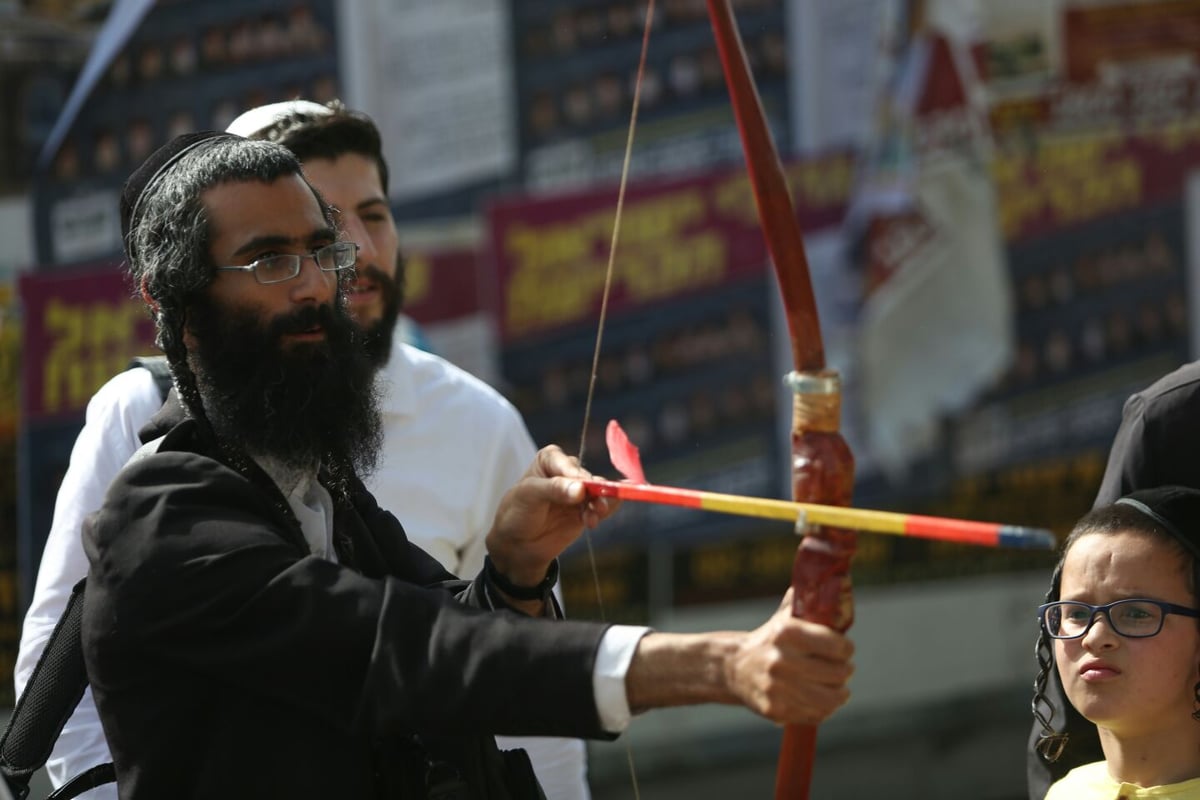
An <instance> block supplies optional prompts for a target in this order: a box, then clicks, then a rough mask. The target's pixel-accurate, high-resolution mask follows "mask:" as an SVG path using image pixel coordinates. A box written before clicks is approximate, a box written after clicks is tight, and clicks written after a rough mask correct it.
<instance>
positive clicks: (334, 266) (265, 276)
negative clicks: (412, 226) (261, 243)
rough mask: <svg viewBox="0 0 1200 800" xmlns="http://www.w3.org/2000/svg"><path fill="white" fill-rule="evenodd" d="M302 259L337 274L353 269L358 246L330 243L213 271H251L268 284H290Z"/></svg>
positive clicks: (258, 279) (297, 271)
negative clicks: (309, 251) (307, 259)
mask: <svg viewBox="0 0 1200 800" xmlns="http://www.w3.org/2000/svg"><path fill="white" fill-rule="evenodd" d="M305 258H311V259H312V260H313V261H316V262H317V266H318V267H319V268H320V269H321V271H322V272H338V271H340V270H343V269H350V268H351V267H353V266H354V262H355V260H356V259H357V258H358V245H357V244H355V243H354V242H334V243H333V244H327V245H325V246H324V247H320V248H318V249H317V250H315V251H313V252H311V253H304V254H295V253H280V254H279V255H274V256H267V257H266V258H260V259H258V260H257V261H255V262H254V263H252V264H247V265H246V266H244V267H217V268H216V269H217V271H218V272H221V271H231V272H253V273H254V279H255V280H257V281H258V282H259V283H261V284H264V285H269V284H272V283H283V282H284V281H290V280H291V279H292V278H294V277H296V276H297V275H299V274H300V265H301V263H303V261H302V260H303V259H305Z"/></svg>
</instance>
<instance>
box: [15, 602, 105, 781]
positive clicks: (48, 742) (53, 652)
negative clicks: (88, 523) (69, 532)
mask: <svg viewBox="0 0 1200 800" xmlns="http://www.w3.org/2000/svg"><path fill="white" fill-rule="evenodd" d="M86 582H87V581H86V579H84V580H82V581H80V582H79V583H77V584H75V588H74V589H72V590H71V597H70V598H69V599H68V600H67V607H66V608H65V609H64V610H63V613H62V616H61V617H59V618H58V624H57V625H55V626H54V632H53V633H51V634H50V640H49V641H48V642H46V648H45V649H44V650H43V651H42V657H41V658H39V659H38V663H37V666H35V667H34V668H33V674H32V675H30V677H29V683H27V684H26V685H25V691H23V692H21V697H20V698H19V699H18V700H17V705H16V707H15V708H14V709H13V712H12V716H11V717H9V720H8V727H6V728H5V729H4V733H3V735H0V775H3V776H4V780H5V782H6V783H7V784H8V787H9V791H11V792H12V793H13V797H15V798H17V800H22V798H25V797H28V795H29V779H30V777H31V776H32V775H33V773H34V772H36V771H37V770H39V769H41V768H42V767H43V766H44V765H45V763H46V759H48V758H49V757H50V752H51V750H53V749H54V743H55V742H56V741H58V735H59V734H60V733H62V729H63V726H64V725H66V724H67V720H68V719H70V718H71V714H73V713H74V711H75V706H77V705H78V704H79V700H80V698H81V697H83V692H84V690H85V689H87V685H88V678H87V667H86V666H85V664H84V662H83V640H82V638H81V633H82V630H83V588H84V585H85V584H86ZM105 769H107V771H105ZM85 776H91V777H90V778H88V779H87V781H86V782H85V785H77V784H78V781H79V780H81V779H84V777H85ZM113 780H116V775H115V773H114V772H113V768H112V764H103V765H101V766H100V767H96V768H93V769H91V770H88V771H87V772H85V773H84V774H83V775H81V776H79V778H78V779H76V780H73V781H71V782H70V783H67V784H64V785H63V786H62V787H61V788H60V789H59V790H58V791H57V792H55V793H54V794H52V795H51V797H54V798H56V800H66V798H69V797H75V796H77V795H78V794H79V793H80V792H83V791H85V790H87V789H90V788H92V787H94V786H99V785H101V784H103V783H108V782H109V781H113ZM72 786H74V790H73V791H71V792H70V793H64V792H67V790H68V788H69V787H72Z"/></svg>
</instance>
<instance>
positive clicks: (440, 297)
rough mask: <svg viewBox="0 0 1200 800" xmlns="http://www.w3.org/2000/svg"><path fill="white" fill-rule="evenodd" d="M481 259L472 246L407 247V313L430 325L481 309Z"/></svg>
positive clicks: (405, 269) (405, 268)
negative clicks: (436, 248) (428, 248)
mask: <svg viewBox="0 0 1200 800" xmlns="http://www.w3.org/2000/svg"><path fill="white" fill-rule="evenodd" d="M479 261H480V259H479V253H478V252H476V251H475V250H473V249H450V250H421V249H420V248H415V249H412V250H406V251H405V265H404V313H405V314H407V315H408V316H410V317H412V318H413V319H415V320H416V321H417V322H419V323H420V324H422V325H429V324H432V323H437V322H445V321H447V320H453V319H459V318H461V317H465V316H467V315H469V314H475V313H477V312H479V311H480V310H481V308H482V305H483V301H482V297H481V293H480V285H479V284H480V281H479V278H480V276H479Z"/></svg>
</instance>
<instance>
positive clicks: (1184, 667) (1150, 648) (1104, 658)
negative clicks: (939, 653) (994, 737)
mask: <svg viewBox="0 0 1200 800" xmlns="http://www.w3.org/2000/svg"><path fill="white" fill-rule="evenodd" d="M1046 600H1047V602H1046V603H1045V604H1044V605H1042V606H1040V607H1039V608H1038V620H1039V623H1040V626H1041V635H1040V636H1039V638H1038V647H1037V655H1038V664H1039V667H1040V672H1039V674H1038V678H1037V682H1036V684H1035V685H1036V687H1037V688H1036V694H1035V696H1034V715H1035V717H1036V718H1037V721H1038V724H1039V725H1040V726H1041V729H1042V736H1041V737H1040V741H1039V749H1040V751H1041V752H1042V754H1043V756H1044V757H1046V759H1047V760H1048V761H1050V762H1053V761H1055V760H1056V759H1057V758H1058V757H1059V755H1060V754H1061V752H1062V750H1063V748H1064V747H1065V746H1066V745H1067V744H1068V735H1067V734H1064V733H1060V732H1057V731H1056V730H1055V726H1054V724H1053V723H1054V721H1055V717H1058V716H1060V715H1061V714H1062V713H1063V712H1064V711H1065V709H1063V708H1060V707H1056V704H1055V703H1054V702H1053V701H1052V700H1051V699H1050V698H1049V697H1047V695H1046V693H1045V688H1046V685H1047V679H1048V677H1049V673H1050V671H1051V670H1052V669H1055V668H1057V672H1058V677H1059V679H1060V682H1061V685H1062V687H1063V689H1064V690H1065V692H1066V696H1067V699H1068V700H1069V701H1070V703H1071V705H1072V706H1073V707H1074V709H1075V710H1077V711H1078V712H1079V713H1080V714H1081V715H1082V716H1083V717H1084V718H1085V719H1087V720H1088V721H1089V722H1091V723H1093V724H1094V725H1095V726H1096V730H1097V731H1098V733H1099V738H1100V743H1101V747H1102V748H1103V753H1104V760H1103V761H1096V762H1094V763H1090V764H1086V765H1084V766H1080V767H1076V768H1075V769H1073V770H1071V771H1070V772H1068V773H1067V774H1066V776H1065V777H1063V778H1062V779H1060V780H1059V781H1057V782H1056V783H1055V784H1054V785H1053V786H1051V787H1050V790H1049V792H1048V793H1047V795H1046V799H1047V800H1101V798H1114V797H1118V796H1119V797H1121V798H1127V800H1133V799H1134V798H1142V797H1145V798H1150V797H1154V798H1164V799H1167V798H1169V799H1171V800H1198V799H1200V624H1197V621H1196V620H1197V618H1200V491H1198V490H1195V489H1188V488H1184V487H1179V486H1167V487H1161V488H1157V489H1147V490H1142V491H1139V492H1134V493H1132V494H1129V495H1126V496H1125V497H1123V498H1121V499H1120V500H1118V501H1117V502H1116V503H1113V504H1111V505H1108V506H1104V507H1102V508H1099V509H1097V510H1095V511H1092V512H1091V513H1089V514H1088V515H1086V516H1085V517H1083V519H1081V520H1080V521H1079V522H1078V524H1076V526H1075V528H1074V529H1073V530H1072V531H1071V534H1070V536H1069V537H1068V538H1067V541H1066V543H1065V544H1064V547H1063V555H1062V558H1061V559H1060V561H1059V563H1058V566H1057V567H1055V570H1054V573H1053V576H1052V578H1051V586H1050V591H1049V592H1048V593H1047V597H1046ZM1051 654H1053V661H1051Z"/></svg>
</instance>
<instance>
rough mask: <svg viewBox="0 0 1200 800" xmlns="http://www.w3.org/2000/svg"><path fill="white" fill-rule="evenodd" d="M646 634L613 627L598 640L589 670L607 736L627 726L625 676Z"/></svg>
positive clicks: (635, 628)
mask: <svg viewBox="0 0 1200 800" xmlns="http://www.w3.org/2000/svg"><path fill="white" fill-rule="evenodd" d="M647 633H650V629H649V628H643V627H641V626H635V625H613V626H612V627H611V628H609V629H608V630H607V631H605V632H604V636H603V638H601V639H600V647H599V649H598V650H597V652H596V665H595V668H594V669H593V671H592V692H593V693H594V694H595V696H596V712H597V713H598V714H599V715H600V726H601V727H602V728H604V730H606V731H607V732H609V733H621V732H623V731H624V730H625V729H626V728H628V727H629V720H630V717H632V714H631V713H630V711H629V698H628V696H626V694H625V674H626V673H627V672H629V664H630V662H631V661H633V651H634V650H636V649H637V646H638V642H640V641H641V640H642V637H643V636H645V635H646V634H647Z"/></svg>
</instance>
